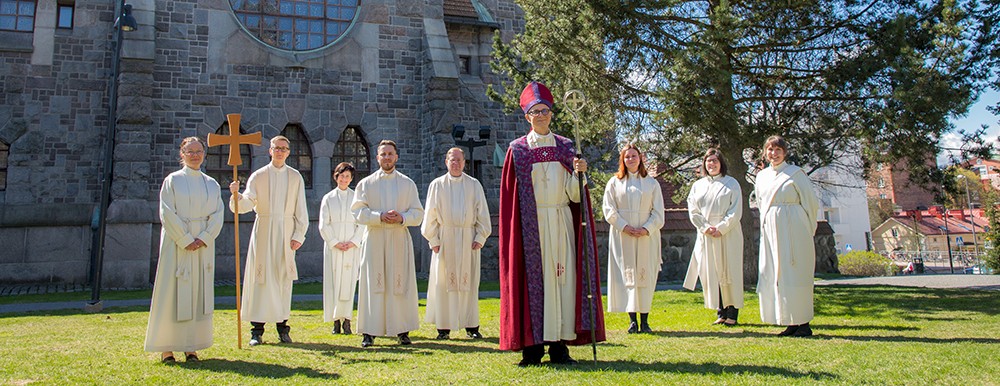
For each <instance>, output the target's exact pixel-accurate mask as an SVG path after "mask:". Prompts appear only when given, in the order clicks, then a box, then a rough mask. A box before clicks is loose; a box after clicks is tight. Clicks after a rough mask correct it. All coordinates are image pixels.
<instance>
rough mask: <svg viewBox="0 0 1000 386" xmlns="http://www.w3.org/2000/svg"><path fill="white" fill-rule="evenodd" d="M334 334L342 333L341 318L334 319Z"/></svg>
mask: <svg viewBox="0 0 1000 386" xmlns="http://www.w3.org/2000/svg"><path fill="white" fill-rule="evenodd" d="M333 334H334V335H337V334H340V321H339V320H334V321H333Z"/></svg>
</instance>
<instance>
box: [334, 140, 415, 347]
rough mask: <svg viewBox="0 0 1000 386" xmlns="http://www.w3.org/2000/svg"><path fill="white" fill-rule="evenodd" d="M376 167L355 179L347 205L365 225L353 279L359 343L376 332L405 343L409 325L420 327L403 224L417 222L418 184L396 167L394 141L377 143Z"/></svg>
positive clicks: (409, 246)
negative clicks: (355, 280)
mask: <svg viewBox="0 0 1000 386" xmlns="http://www.w3.org/2000/svg"><path fill="white" fill-rule="evenodd" d="M377 159H378V164H379V170H377V171H375V172H374V173H372V174H371V175H369V176H368V177H365V178H364V179H362V180H361V182H359V183H358V186H357V189H356V190H355V193H354V203H353V204H352V205H351V211H352V212H353V213H354V218H355V219H356V220H357V221H358V224H361V225H364V226H366V227H367V230H366V231H365V236H364V239H363V240H362V241H361V277H360V280H359V283H358V331H359V332H361V334H362V336H363V337H362V340H361V347H368V346H371V345H372V344H374V341H375V336H396V337H398V338H399V344H404V345H405V344H410V331H413V330H416V329H418V328H420V318H419V316H418V315H417V276H416V267H415V261H414V257H413V239H412V238H411V237H410V231H409V230H408V229H407V227H412V226H418V225H420V222H421V220H423V217H424V208H423V207H421V206H420V197H418V196H417V185H416V184H414V183H413V180H411V179H410V178H409V177H407V176H405V175H403V173H400V172H399V171H397V170H396V161H397V160H398V159H399V155H398V148H397V147H396V143H395V142H393V141H389V140H383V141H382V142H381V143H379V145H378V156H377Z"/></svg>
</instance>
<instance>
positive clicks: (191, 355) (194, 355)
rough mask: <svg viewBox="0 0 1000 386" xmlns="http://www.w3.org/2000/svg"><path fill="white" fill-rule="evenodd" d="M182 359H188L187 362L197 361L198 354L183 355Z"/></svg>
mask: <svg viewBox="0 0 1000 386" xmlns="http://www.w3.org/2000/svg"><path fill="white" fill-rule="evenodd" d="M184 360H185V361H188V362H197V361H198V354H187V355H186V356H185V357H184Z"/></svg>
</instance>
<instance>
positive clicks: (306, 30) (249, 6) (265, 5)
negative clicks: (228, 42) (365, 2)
mask: <svg viewBox="0 0 1000 386" xmlns="http://www.w3.org/2000/svg"><path fill="white" fill-rule="evenodd" d="M229 3H230V5H232V7H233V12H234V13H235V14H236V18H237V19H238V20H239V21H240V23H241V24H243V28H244V29H246V31H247V32H249V33H250V34H251V35H253V36H254V37H256V38H257V39H258V40H260V41H261V42H263V43H264V44H267V45H269V46H272V47H275V48H280V49H284V50H291V51H308V50H314V49H317V48H322V47H325V46H327V45H330V44H333V43H334V42H336V41H337V40H338V39H340V37H341V36H343V35H344V34H345V33H346V32H347V31H348V30H349V29H350V28H351V26H352V25H354V21H355V20H356V19H357V16H358V7H360V6H361V0H229Z"/></svg>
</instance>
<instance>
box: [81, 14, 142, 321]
mask: <svg viewBox="0 0 1000 386" xmlns="http://www.w3.org/2000/svg"><path fill="white" fill-rule="evenodd" d="M115 13H116V15H117V17H115V24H114V26H113V27H112V28H113V29H114V39H113V40H112V44H113V46H112V48H111V74H110V79H109V80H108V127H107V130H106V131H105V133H104V162H103V163H102V165H103V168H104V170H102V173H101V201H100V206H98V207H97V210H96V213H95V217H96V219H95V222H96V224H94V226H93V228H95V229H94V230H93V241H92V243H91V248H90V286H91V292H90V302H88V303H87V304H86V305H85V306H84V309H85V310H87V311H89V312H100V311H101V310H102V309H103V308H104V307H103V306H102V304H101V271H102V268H103V266H104V239H105V234H106V230H107V225H108V224H107V222H108V206H109V205H110V202H111V179H112V173H113V171H114V152H115V129H116V126H117V121H118V116H117V110H118V72H119V67H120V65H121V59H122V41H123V40H124V32H125V31H135V30H136V28H138V25H139V24H138V23H137V22H136V21H135V17H133V16H132V5H131V4H125V0H121V2H120V3H118V4H117V7H116V8H115Z"/></svg>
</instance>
